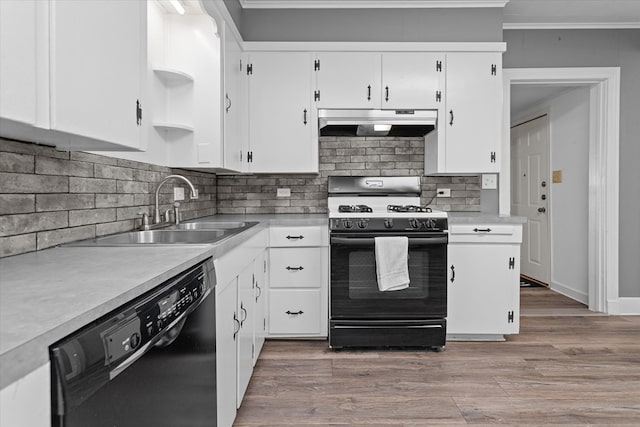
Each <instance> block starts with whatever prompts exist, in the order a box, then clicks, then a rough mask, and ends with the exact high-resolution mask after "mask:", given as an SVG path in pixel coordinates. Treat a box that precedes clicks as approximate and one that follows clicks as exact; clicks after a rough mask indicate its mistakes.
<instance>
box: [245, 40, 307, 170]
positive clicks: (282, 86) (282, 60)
mask: <svg viewBox="0 0 640 427" xmlns="http://www.w3.org/2000/svg"><path fill="white" fill-rule="evenodd" d="M312 63H313V62H312V54H311V53H306V52H304V53H300V52H258V53H251V54H250V56H249V62H248V65H247V67H248V73H249V152H248V156H247V157H248V159H247V160H248V164H249V171H250V172H274V173H315V172H318V138H317V134H318V124H317V117H316V116H317V114H316V109H315V108H311V99H312V86H311V68H312V67H311V66H310V64H312Z"/></svg>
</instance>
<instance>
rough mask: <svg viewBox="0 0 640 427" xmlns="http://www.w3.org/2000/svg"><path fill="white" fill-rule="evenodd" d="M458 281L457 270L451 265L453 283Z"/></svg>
mask: <svg viewBox="0 0 640 427" xmlns="http://www.w3.org/2000/svg"><path fill="white" fill-rule="evenodd" d="M455 280H456V268H455V267H454V266H453V264H451V283H453V282H454V281H455Z"/></svg>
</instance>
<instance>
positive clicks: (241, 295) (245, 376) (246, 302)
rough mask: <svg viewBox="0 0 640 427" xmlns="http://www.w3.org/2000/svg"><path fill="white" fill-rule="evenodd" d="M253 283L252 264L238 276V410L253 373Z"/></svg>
mask: <svg viewBox="0 0 640 427" xmlns="http://www.w3.org/2000/svg"><path fill="white" fill-rule="evenodd" d="M254 298H255V297H254V282H253V263H251V265H249V266H248V267H247V268H245V269H244V270H243V271H242V273H240V274H239V275H238V318H239V320H240V331H239V332H238V396H237V400H236V405H237V407H238V408H239V407H240V403H241V402H242V398H243V397H244V393H245V392H246V391H247V387H248V386H249V380H250V379H251V373H252V372H253V352H254V348H253V328H254V324H255V319H254V317H255V311H254V306H255V299H254Z"/></svg>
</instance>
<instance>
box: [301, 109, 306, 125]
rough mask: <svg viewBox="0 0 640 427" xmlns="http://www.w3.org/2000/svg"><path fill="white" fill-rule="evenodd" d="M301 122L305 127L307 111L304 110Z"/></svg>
mask: <svg viewBox="0 0 640 427" xmlns="http://www.w3.org/2000/svg"><path fill="white" fill-rule="evenodd" d="M302 122H303V123H304V124H305V125H306V124H307V109H306V108H305V109H304V118H303V120H302Z"/></svg>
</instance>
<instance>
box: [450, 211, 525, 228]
mask: <svg viewBox="0 0 640 427" xmlns="http://www.w3.org/2000/svg"><path fill="white" fill-rule="evenodd" d="M448 214H449V215H448V216H449V225H452V224H524V223H526V222H527V218H526V217H523V216H512V215H499V214H489V213H484V212H449V213H448Z"/></svg>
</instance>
